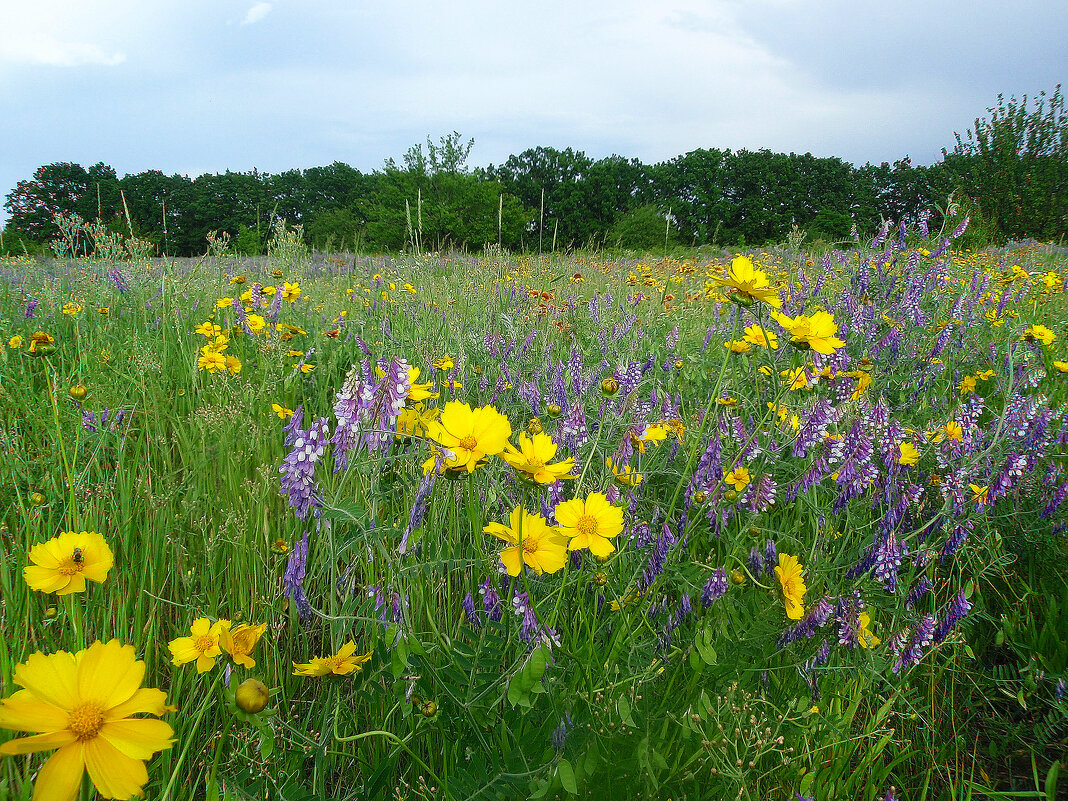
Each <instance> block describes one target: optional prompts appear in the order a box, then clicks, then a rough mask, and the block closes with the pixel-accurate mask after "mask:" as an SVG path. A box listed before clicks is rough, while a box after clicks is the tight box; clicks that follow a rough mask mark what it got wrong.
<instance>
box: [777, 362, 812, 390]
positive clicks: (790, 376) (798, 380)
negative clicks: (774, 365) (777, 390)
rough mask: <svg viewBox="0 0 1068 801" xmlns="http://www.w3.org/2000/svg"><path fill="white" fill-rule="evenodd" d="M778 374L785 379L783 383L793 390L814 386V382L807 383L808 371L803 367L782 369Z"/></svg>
mask: <svg viewBox="0 0 1068 801" xmlns="http://www.w3.org/2000/svg"><path fill="white" fill-rule="evenodd" d="M779 375H780V376H782V377H783V378H785V379H786V380H785V381H784V382H783V383H784V384H785V385H786V386H788V387H789V388H790V389H791V390H793V391H795V392H796V391H798V390H802V389H808V388H809V387H810V386H815V382H812V384H809V378H808V371H806V370H805V368H804V367H795V368H793V369H791V370H783V371H782V372H781V373H779Z"/></svg>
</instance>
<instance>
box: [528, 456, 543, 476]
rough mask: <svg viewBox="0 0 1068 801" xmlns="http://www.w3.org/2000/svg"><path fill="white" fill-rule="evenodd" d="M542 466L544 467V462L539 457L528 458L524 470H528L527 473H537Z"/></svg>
mask: <svg viewBox="0 0 1068 801" xmlns="http://www.w3.org/2000/svg"><path fill="white" fill-rule="evenodd" d="M543 467H545V462H543V461H542V460H541V459H530V460H528V461H527V470H526V472H528V473H537V472H538V471H539V470H541V469H542V468H543Z"/></svg>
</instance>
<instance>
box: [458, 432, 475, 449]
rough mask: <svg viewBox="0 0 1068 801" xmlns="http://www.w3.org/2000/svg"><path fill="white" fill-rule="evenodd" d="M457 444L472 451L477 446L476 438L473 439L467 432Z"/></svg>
mask: <svg viewBox="0 0 1068 801" xmlns="http://www.w3.org/2000/svg"><path fill="white" fill-rule="evenodd" d="M459 445H460V447H461V448H463V449H464V450H467V451H473V450H474V449H475V448H476V447H477V446H478V440H477V439H475V437H474V435H473V434H468V435H467V436H466V437H464V438H463V439H461V440H460V442H459Z"/></svg>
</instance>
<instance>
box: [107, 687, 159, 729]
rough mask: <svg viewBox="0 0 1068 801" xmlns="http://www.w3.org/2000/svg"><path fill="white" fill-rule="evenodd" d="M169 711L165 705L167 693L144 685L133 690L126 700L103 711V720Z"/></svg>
mask: <svg viewBox="0 0 1068 801" xmlns="http://www.w3.org/2000/svg"><path fill="white" fill-rule="evenodd" d="M169 711H171V707H169V706H167V693H165V692H163V690H157V689H155V688H152V687H144V688H142V689H140V690H138V691H137V692H135V693H134V694H133V695H132V696H131V697H130V699H129V700H128V701H126V702H125V703H122V704H119V705H118V706H113V707H112V708H111V709H108V710H106V711H105V712H104V720H106V721H112V720H121V719H123V718H127V717H129V716H130V715H140V714H149V715H162V714H164V713H165V712H169Z"/></svg>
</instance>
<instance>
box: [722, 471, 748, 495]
mask: <svg viewBox="0 0 1068 801" xmlns="http://www.w3.org/2000/svg"><path fill="white" fill-rule="evenodd" d="M750 481H752V476H750V475H749V468H747V467H736V468H734V469H733V470H731V471H730V472H729V473H727V475H725V476H724V477H723V483H724V484H727V485H729V486H732V487H734V490H735V492H741V491H742V490H744V489H745V488H746V487H748V486H749V482H750Z"/></svg>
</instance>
